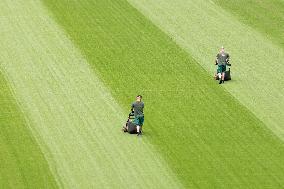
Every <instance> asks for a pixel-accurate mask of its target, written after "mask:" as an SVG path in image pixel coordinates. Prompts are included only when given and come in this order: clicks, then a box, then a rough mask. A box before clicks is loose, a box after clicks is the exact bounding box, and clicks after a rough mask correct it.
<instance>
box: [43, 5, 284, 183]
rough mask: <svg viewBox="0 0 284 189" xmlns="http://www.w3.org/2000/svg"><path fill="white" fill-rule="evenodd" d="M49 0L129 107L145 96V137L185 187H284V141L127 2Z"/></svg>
mask: <svg viewBox="0 0 284 189" xmlns="http://www.w3.org/2000/svg"><path fill="white" fill-rule="evenodd" d="M44 2H45V4H46V6H47V7H48V9H49V10H50V11H52V12H53V14H54V16H55V18H56V19H57V21H58V23H59V24H60V25H61V26H62V27H63V28H64V29H65V31H66V32H67V34H68V35H69V36H70V38H71V40H72V41H73V42H74V43H75V44H76V46H77V47H78V48H79V49H80V50H81V52H82V53H83V54H84V55H85V57H86V59H87V60H88V62H89V63H90V65H91V66H92V68H93V69H94V70H95V72H96V74H97V75H98V76H99V77H100V79H101V80H102V81H103V82H104V83H105V84H106V85H107V87H108V89H109V90H110V91H111V93H112V95H113V96H114V97H115V99H116V100H117V101H118V102H119V104H120V105H121V106H122V107H123V110H124V112H127V111H128V109H129V104H130V102H131V101H132V100H133V97H134V96H135V95H136V94H137V93H140V94H142V95H143V96H144V99H145V104H146V108H145V119H146V122H145V128H144V130H145V135H144V136H143V138H142V140H143V141H144V142H146V143H151V144H152V145H153V146H154V148H155V149H156V150H157V151H158V152H159V154H160V155H161V156H162V157H163V158H164V159H165V161H166V163H167V164H168V165H169V166H170V168H171V169H172V171H173V173H174V175H177V177H178V178H179V180H180V181H181V182H182V184H183V186H184V187H185V188H280V187H282V186H283V184H284V183H283V177H284V172H283V168H284V167H283V165H284V158H283V157H284V145H283V142H282V141H280V140H279V138H277V137H276V136H275V135H273V134H272V132H271V131H270V130H268V129H267V127H266V126H265V125H264V124H263V123H262V122H261V121H259V119H258V118H256V117H255V116H254V115H253V114H252V113H251V112H250V111H249V110H248V109H246V108H245V107H244V106H242V105H241V104H240V103H239V102H238V101H237V100H236V99H234V98H233V97H232V96H231V95H230V94H229V93H228V92H226V90H224V88H222V87H220V86H217V85H216V83H215V82H214V81H212V79H211V77H210V76H209V75H208V73H207V72H206V71H205V70H204V69H203V68H201V67H200V65H199V64H198V63H197V62H196V61H194V60H193V58H192V57H190V56H189V55H188V54H187V53H186V52H185V51H183V50H182V49H181V48H180V47H178V46H177V45H176V43H175V42H174V41H173V40H171V39H170V38H169V37H168V36H167V35H166V34H165V33H163V32H162V31H161V30H159V29H158V28H157V27H156V26H155V25H153V24H152V23H151V22H150V21H149V20H148V19H146V18H145V17H144V16H142V15H141V14H140V13H139V12H138V11H137V10H136V9H134V8H133V7H131V6H130V5H129V4H128V3H127V2H126V1H110V0H106V1H99V0H97V1H91V0H86V1H84V2H77V1H64V0H62V1H60V2H58V1H55V0H44ZM154 4H155V3H154ZM161 8H164V7H163V6H161ZM157 13H158V11H157ZM192 43H193V42H192ZM220 105H222V108H220ZM119 126H120V125H119V123H118V124H117V127H119ZM113 127H115V125H113ZM125 137H127V138H129V137H130V136H125ZM133 137H134V140H137V139H136V138H135V136H133ZM141 155H142V158H146V157H147V154H141ZM147 163H148V162H147V161H146V160H144V161H142V163H141V164H142V166H143V165H144V164H147ZM133 169H135V166H133Z"/></svg>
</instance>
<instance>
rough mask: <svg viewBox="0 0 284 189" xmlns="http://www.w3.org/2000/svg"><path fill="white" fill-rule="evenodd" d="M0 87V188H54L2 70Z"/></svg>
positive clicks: (54, 184) (50, 176)
mask: <svg viewBox="0 0 284 189" xmlns="http://www.w3.org/2000/svg"><path fill="white" fill-rule="evenodd" d="M0 89H1V90H0V128H1V129H0V162H1V163H0V188H5V189H8V188H11V189H16V188H57V184H56V181H55V179H54V178H53V175H52V174H51V171H50V169H49V167H48V164H47V161H46V160H45V158H44V155H43V153H42V152H41V149H40V147H39V146H38V144H37V143H36V141H35V139H34V138H33V136H32V134H31V132H30V129H29V127H28V125H27V123H26V121H25V119H24V117H23V114H22V112H21V111H20V110H19V108H18V105H17V102H16V101H15V99H14V98H13V94H12V91H11V90H10V88H9V86H8V85H7V82H6V79H5V78H4V76H3V75H2V72H0Z"/></svg>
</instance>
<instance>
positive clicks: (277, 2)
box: [213, 0, 284, 48]
mask: <svg viewBox="0 0 284 189" xmlns="http://www.w3.org/2000/svg"><path fill="white" fill-rule="evenodd" d="M213 2H215V3H216V4H217V5H219V6H220V7H222V8H224V9H225V10H227V11H228V12H230V13H232V14H233V15H234V16H236V17H237V18H238V20H239V21H241V22H243V23H245V24H247V25H248V26H251V27H253V28H255V29H256V30H258V31H260V32H261V33H263V34H264V35H265V36H266V37H268V38H269V39H271V40H272V41H273V42H275V43H276V44H279V45H280V46H281V47H282V48H284V1H283V0H272V1H271V0H270V1H268V0H266V1H258V0H239V1H234V0H213Z"/></svg>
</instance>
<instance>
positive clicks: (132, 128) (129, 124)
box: [122, 111, 137, 134]
mask: <svg viewBox="0 0 284 189" xmlns="http://www.w3.org/2000/svg"><path fill="white" fill-rule="evenodd" d="M134 118H135V117H134V112H133V111H131V112H130V113H129V115H128V118H127V121H126V123H125V125H124V126H123V127H122V131H123V132H125V133H126V132H128V133H129V134H137V128H136V124H135V122H134Z"/></svg>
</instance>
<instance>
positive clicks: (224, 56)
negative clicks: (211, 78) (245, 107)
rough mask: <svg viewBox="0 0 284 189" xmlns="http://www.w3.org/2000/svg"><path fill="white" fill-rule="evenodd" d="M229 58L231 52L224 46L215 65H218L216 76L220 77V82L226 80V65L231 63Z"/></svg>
mask: <svg viewBox="0 0 284 189" xmlns="http://www.w3.org/2000/svg"><path fill="white" fill-rule="evenodd" d="M229 59H230V56H229V54H228V53H226V52H225V49H224V47H223V46H222V47H221V50H220V52H219V53H218V54H217V56H216V60H215V65H218V68H217V75H216V76H215V77H219V84H222V83H224V82H225V71H226V65H229Z"/></svg>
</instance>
